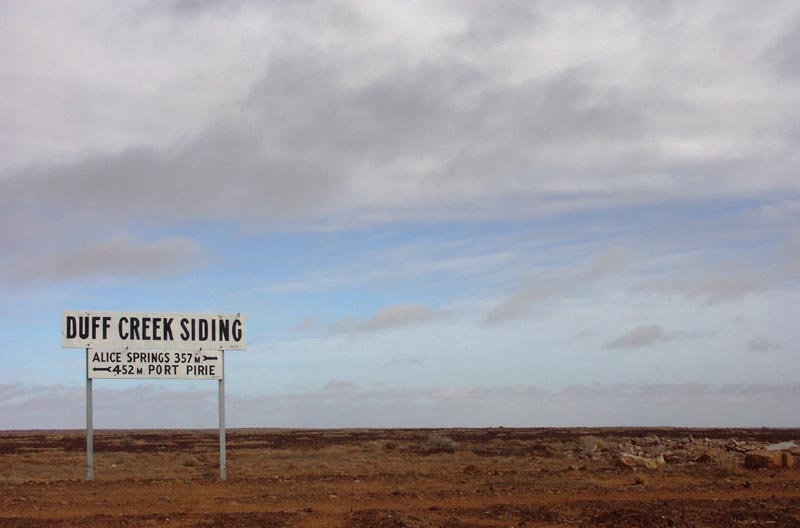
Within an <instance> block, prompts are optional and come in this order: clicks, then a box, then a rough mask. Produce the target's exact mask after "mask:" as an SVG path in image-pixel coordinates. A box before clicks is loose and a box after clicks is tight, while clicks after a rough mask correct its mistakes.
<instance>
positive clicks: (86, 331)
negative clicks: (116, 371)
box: [61, 311, 247, 352]
mask: <svg viewBox="0 0 800 528" xmlns="http://www.w3.org/2000/svg"><path fill="white" fill-rule="evenodd" d="M61 346H62V347H65V348H97V349H101V350H104V351H118V350H163V351H166V350H194V351H198V352H199V351H219V350H244V349H246V348H247V344H246V341H245V319H244V316H243V315H241V314H234V315H212V314H185V313H144V312H81V311H67V312H64V313H63V314H62V319H61Z"/></svg>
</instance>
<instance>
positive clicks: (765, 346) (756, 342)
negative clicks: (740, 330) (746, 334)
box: [747, 336, 782, 352]
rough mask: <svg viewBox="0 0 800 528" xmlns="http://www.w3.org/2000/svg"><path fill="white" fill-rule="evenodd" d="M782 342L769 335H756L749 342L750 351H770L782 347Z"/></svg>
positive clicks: (748, 349)
mask: <svg viewBox="0 0 800 528" xmlns="http://www.w3.org/2000/svg"><path fill="white" fill-rule="evenodd" d="M781 346H782V345H781V343H778V342H775V341H773V340H772V339H770V338H769V337H767V336H758V337H754V338H753V339H751V340H750V341H748V342H747V351H748V352H769V351H771V350H777V349H779V348H781Z"/></svg>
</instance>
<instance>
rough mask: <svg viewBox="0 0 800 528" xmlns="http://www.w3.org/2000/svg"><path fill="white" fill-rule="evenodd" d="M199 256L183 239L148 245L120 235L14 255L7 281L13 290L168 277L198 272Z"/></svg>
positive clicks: (159, 241)
mask: <svg viewBox="0 0 800 528" xmlns="http://www.w3.org/2000/svg"><path fill="white" fill-rule="evenodd" d="M202 255H203V250H202V249H201V248H200V246H198V245H197V244H196V243H195V242H194V241H192V240H189V239H186V238H182V237H171V238H165V239H161V240H157V241H155V242H147V241H142V240H136V239H134V238H131V237H129V236H127V235H121V236H117V237H114V238H111V239H109V240H105V241H103V242H99V243H96V244H92V245H89V246H88V247H86V246H84V247H77V248H68V249H64V250H62V251H61V252H56V253H43V252H41V251H40V252H35V253H25V254H20V255H17V256H16V257H15V258H14V259H13V260H12V261H11V262H10V264H9V265H8V270H7V280H8V282H9V283H10V284H11V285H13V286H25V285H28V284H30V283H33V282H60V281H68V280H72V279H76V278H80V277H94V278H109V277H110V278H121V279H124V278H138V279H153V278H161V277H170V276H174V275H178V274H182V273H185V272H187V271H189V270H192V269H195V268H197V267H198V260H199V258H200V257H201V256H202Z"/></svg>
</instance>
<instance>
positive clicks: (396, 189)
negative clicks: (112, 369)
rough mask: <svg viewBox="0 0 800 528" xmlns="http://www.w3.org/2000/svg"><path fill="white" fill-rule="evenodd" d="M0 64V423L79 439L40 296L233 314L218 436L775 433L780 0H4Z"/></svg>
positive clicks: (167, 405)
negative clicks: (723, 429)
mask: <svg viewBox="0 0 800 528" xmlns="http://www.w3.org/2000/svg"><path fill="white" fill-rule="evenodd" d="M0 49H2V50H3V53H2V54H0V247H2V252H0V335H1V336H2V337H3V343H2V344H3V349H4V351H3V357H4V361H3V364H2V368H0V428H5V429H10V428H80V427H82V426H83V423H84V414H83V413H84V376H85V372H84V357H83V352H82V351H80V350H77V349H61V347H60V332H61V312H62V310H73V309H75V310H115V311H116V310H119V311H166V312H201V313H209V312H210V313H236V312H241V313H244V314H246V316H247V318H248V345H249V347H248V350H247V351H241V352H230V353H228V355H227V357H226V367H227V372H226V385H227V393H228V425H229V426H231V427H237V426H239V427H241V426H292V427H294V426H302V427H336V426H497V425H506V426H512V425H517V426H542V425H548V426H551V425H617V424H620V425H621V424H633V425H721V426H725V425H749V426H763V425H766V426H770V425H771V426H800V421H798V420H799V419H798V415H797V404H796V402H797V401H798V397H800V361H799V360H798V358H797V353H798V351H800V350H798V338H800V329H799V328H800V325H798V320H797V317H798V314H800V4H798V3H797V2H796V1H794V0H787V1H783V2H782V1H765V2H752V1H741V2H737V1H731V0H724V1H722V0H720V1H707V2H689V1H686V2H681V1H674V2H671V1H666V2H649V1H648V2H643V1H638V0H631V1H609V2H589V1H585V2H580V1H575V2H571V1H568V2H564V1H546V0H544V1H521V2H514V1H505V2H494V1H491V2H490V1H486V2H480V1H469V2H467V1H441V2H438V1H432V0H425V1H420V2H413V1H411V2H409V1H402V2H382V1H374V0H370V1H369V2H367V1H361V0H343V1H321V2H314V1H308V2H304V1H299V2H296V1H291V2H281V1H276V2H270V3H262V2H251V1H247V0H239V1H234V0H231V1H213V0H174V1H163V0H158V1H155V0H151V1H131V2H124V3H121V4H120V3H117V2H101V1H98V2H95V1H88V0H87V1H74V2H24V1H18V2H15V1H11V2H3V3H2V4H0ZM95 405H96V411H95V426H96V427H99V428H103V427H166V426H172V427H213V426H214V425H215V424H216V386H215V384H214V382H186V381H151V382H137V381H126V380H99V381H97V382H95Z"/></svg>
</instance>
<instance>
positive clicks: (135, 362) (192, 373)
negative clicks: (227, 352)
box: [86, 348, 223, 379]
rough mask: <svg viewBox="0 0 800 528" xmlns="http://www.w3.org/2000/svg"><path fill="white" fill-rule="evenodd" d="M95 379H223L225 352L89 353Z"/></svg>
mask: <svg viewBox="0 0 800 528" xmlns="http://www.w3.org/2000/svg"><path fill="white" fill-rule="evenodd" d="M87 354H89V356H88V359H89V361H88V362H87V369H88V372H87V373H86V375H87V376H88V377H89V378H91V379H98V378H100V379H145V378H151V379H222V377H223V375H222V374H223V373H222V364H223V362H222V354H223V352H222V351H221V350H209V351H196V352H189V351H186V352H184V351H160V350H159V351H156V350H121V351H110V352H105V351H101V350H100V349H98V348H94V349H92V350H88V351H87Z"/></svg>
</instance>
